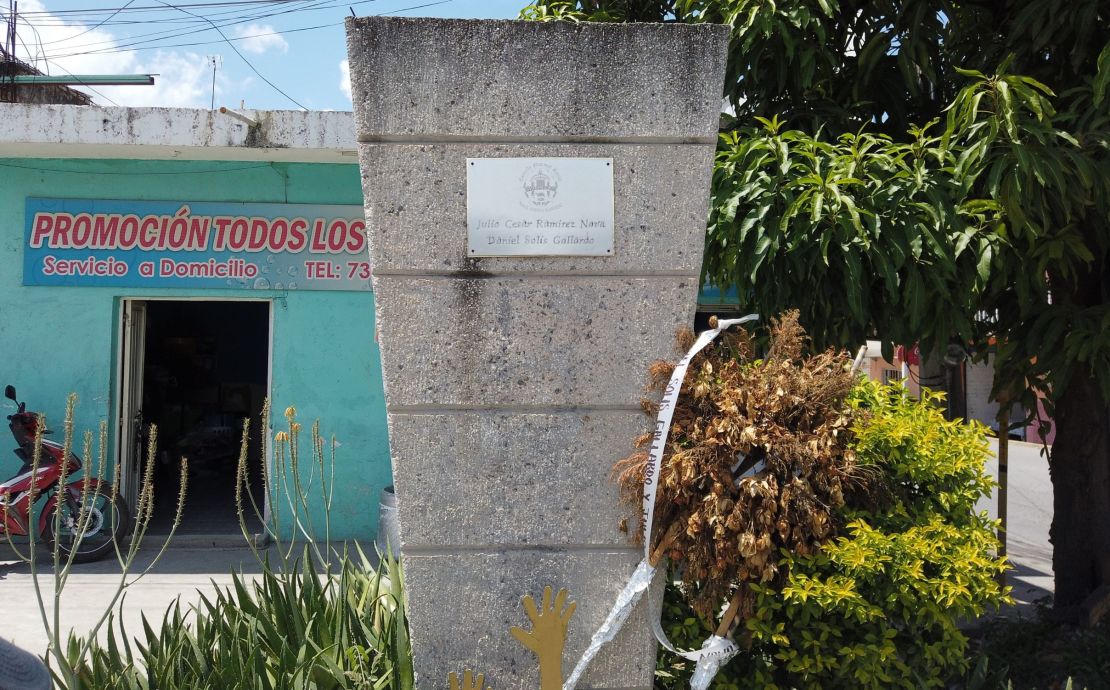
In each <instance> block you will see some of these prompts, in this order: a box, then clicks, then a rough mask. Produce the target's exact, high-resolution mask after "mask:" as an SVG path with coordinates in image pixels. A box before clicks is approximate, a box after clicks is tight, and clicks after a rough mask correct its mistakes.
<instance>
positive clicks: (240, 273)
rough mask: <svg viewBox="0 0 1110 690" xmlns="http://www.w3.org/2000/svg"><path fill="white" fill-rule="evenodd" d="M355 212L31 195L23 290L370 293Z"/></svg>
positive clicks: (361, 226) (362, 229) (360, 222)
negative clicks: (31, 287)
mask: <svg viewBox="0 0 1110 690" xmlns="http://www.w3.org/2000/svg"><path fill="white" fill-rule="evenodd" d="M362 213H363V211H362V207H361V206H338V205H330V206H319V205H308V204H264V203H263V204H255V203H224V202H215V203H214V202H190V201H125V200H103V199H95V200H94V199H32V198H29V199H27V214H26V234H25V238H26V239H25V246H24V248H23V284H24V285H67V286H88V287H133V288H223V289H237V290H369V289H370V255H369V252H368V251H367V238H366V222H365V220H364V219H363V215H362Z"/></svg>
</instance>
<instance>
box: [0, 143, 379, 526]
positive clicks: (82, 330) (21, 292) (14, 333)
mask: <svg viewBox="0 0 1110 690" xmlns="http://www.w3.org/2000/svg"><path fill="white" fill-rule="evenodd" d="M27 197H49V198H75V199H134V200H156V201H157V200H175V201H176V200H181V201H226V202H271V203H290V204H351V205H357V206H361V205H362V190H361V188H360V180H359V171H358V166H357V165H335V164H319V163H259V162H242V161H141V160H99V159H98V160H83V159H44V158H35V159H31V158H18V159H16V158H0V384H4V383H12V384H14V385H16V387H17V388H18V390H19V393H20V397H21V398H22V399H25V400H26V401H27V402H28V406H29V407H31V408H32V409H36V410H39V411H42V412H44V413H46V415H47V418H48V419H49V420H54V422H55V423H54V424H53V426H57V424H56V422H57V420H59V419H61V417H62V415H63V412H64V405H65V396H66V394H67V393H68V392H70V391H73V392H76V393H77V394H78V396H79V397H80V401H79V403H78V408H77V415H76V428H77V429H78V430H82V429H95V428H96V427H97V425H98V424H99V423H100V422H101V420H105V421H108V422H109V427H110V428H111V427H112V425H113V424H114V421H115V420H114V416H115V407H116V404H115V401H116V399H117V397H118V391H117V390H116V389H115V376H116V367H117V362H116V352H117V343H116V334H117V332H118V328H119V323H118V318H119V317H118V314H119V302H120V299H122V298H144V297H149V298H185V297H193V298H195V297H202V298H206V299H236V298H238V299H243V298H251V299H269V300H271V301H272V303H273V307H272V313H273V359H272V370H271V380H272V390H271V394H272V397H273V409H274V411H275V414H274V419H273V424H274V429H275V430H278V429H281V428H282V427H281V425H282V423H283V422H284V421H285V420H284V418H283V417H282V416H281V412H282V411H283V410H284V409H285V408H286V407H287V406H289V405H295V406H296V407H297V411H298V416H299V419H300V421H301V422H302V423H304V426H305V428H306V431H307V428H308V427H309V426H310V424H311V422H312V421H313V420H314V419H317V418H319V419H320V420H321V428H322V431H323V433H324V434H325V435H326V436H328V437H330V436H331V435H332V434H334V435H335V436H336V438H337V440H338V441H339V443H340V447H339V449H338V453H337V458H336V469H335V487H336V491H335V499H334V504H333V506H332V511H331V530H332V536H333V537H334V538H342V539H354V538H357V539H369V538H372V537H373V536H374V534H375V532H376V530H377V515H378V495H379V492H380V490H381V489H382V487H383V486H386V485H388V484H390V483H391V482H392V479H391V470H390V463H389V445H388V441H387V432H386V421H385V402H384V398H383V394H382V381H381V371H380V365H379V362H380V360H379V356H378V348H377V344H376V342H375V338H374V301H373V295H372V293H369V292H308V291H301V292H297V291H294V292H284V291H275V290H249V291H245V290H204V289H200V290H182V289H168V288H161V289H151V288H143V289H140V288H105V287H38V286H32V287H25V286H23V285H22V281H23V246H24V241H25V240H24V227H25V219H24V214H25V203H26V199H27ZM6 414H7V413H6ZM112 431H113V432H114V429H112ZM113 442H114V440H113ZM5 443H7V444H8V445H13V444H12V443H11V442H10V438H9V439H8V440H7V441H5V440H3V439H0V451H3V450H4V444H5ZM303 446H304V452H305V454H306V455H307V453H308V439H307V433H306V434H305V440H304V443H303ZM2 458H3V454H2V452H0V471H4V470H5V468H6V469H8V470H10V471H14V470H15V464H16V459H15V456H14V455H12V456H10V458H9V460H8V464H4V461H3V460H2ZM317 496H318V492H313V499H312V500H313V501H314V506H313V508H314V510H313V519H314V521H315V523H316V527H317V530H318V532H319V533H320V534H322V526H323V516H322V511H321V510H320V504H319V500H318V498H317ZM284 524H288V521H285V522H284Z"/></svg>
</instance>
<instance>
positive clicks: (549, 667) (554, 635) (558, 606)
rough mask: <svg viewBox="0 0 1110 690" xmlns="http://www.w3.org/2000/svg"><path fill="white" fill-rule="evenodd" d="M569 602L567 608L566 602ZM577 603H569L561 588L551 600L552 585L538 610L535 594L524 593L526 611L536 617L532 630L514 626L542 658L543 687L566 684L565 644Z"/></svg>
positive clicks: (546, 689)
mask: <svg viewBox="0 0 1110 690" xmlns="http://www.w3.org/2000/svg"><path fill="white" fill-rule="evenodd" d="M564 605H566V608H565V609H564V608H563V606H564ZM575 606H577V604H575V603H574V602H573V601H572V602H570V603H569V604H567V591H566V590H565V589H560V590H559V593H558V594H556V595H555V602H554V605H553V604H552V601H551V587H550V586H549V587H545V588H544V590H543V602H542V604H541V605H540V610H538V611H537V610H536V600H535V599H533V598H532V595H531V594H529V595H526V596H525V597H524V611H525V613H527V614H528V618H529V619H531V621H532V630H531V631H526V630H524V629H522V628H519V627H517V626H513V628H512V630H510V632H512V634H513V637H515V638H516V639H517V640H519V641H520V643H521V644H522V645H524V646H525V647H527V648H528V649H531V650H532V651H533V652H534V653H535V654H536V656H537V657H538V658H539V661H540V690H558V689H559V688H561V687H562V684H563V677H562V676H563V647H564V645H566V641H567V624H568V623H570V617H571V616H572V615H574V608H575Z"/></svg>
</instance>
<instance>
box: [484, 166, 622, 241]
mask: <svg viewBox="0 0 1110 690" xmlns="http://www.w3.org/2000/svg"><path fill="white" fill-rule="evenodd" d="M466 228H467V241H468V247H467V255H468V256H475V257H478V256H612V255H613V159H612V158H467V159H466Z"/></svg>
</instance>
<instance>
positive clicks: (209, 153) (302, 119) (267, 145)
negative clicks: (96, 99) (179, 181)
mask: <svg viewBox="0 0 1110 690" xmlns="http://www.w3.org/2000/svg"><path fill="white" fill-rule="evenodd" d="M243 116H244V117H246V118H247V119H249V120H252V121H254V122H256V123H257V126H251V125H250V124H249V123H248V122H244V121H243V120H241V119H238V118H236V117H234V116H232V115H229V114H224V113H220V112H219V111H215V110H200V109H195V108H119V107H112V108H107V107H98V106H91V105H37V104H25V103H0V158H3V157H21V156H38V157H43V158H49V157H59V158H138V159H171V160H273V161H289V162H294V161H299V162H306V163H315V162H321V163H348V164H352V163H354V162H355V158H354V147H355V129H354V118H353V116H352V115H351V113H344V112H332V111H328V112H322V111H311V112H305V111H300V110H246V111H243Z"/></svg>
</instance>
